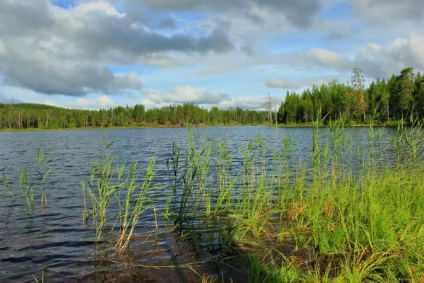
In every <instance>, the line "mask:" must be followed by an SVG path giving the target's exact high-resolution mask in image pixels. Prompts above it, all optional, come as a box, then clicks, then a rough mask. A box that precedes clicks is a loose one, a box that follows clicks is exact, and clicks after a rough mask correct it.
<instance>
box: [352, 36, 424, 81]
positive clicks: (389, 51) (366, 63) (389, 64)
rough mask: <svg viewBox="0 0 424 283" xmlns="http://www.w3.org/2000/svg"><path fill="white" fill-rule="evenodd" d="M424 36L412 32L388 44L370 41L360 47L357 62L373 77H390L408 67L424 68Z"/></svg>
mask: <svg viewBox="0 0 424 283" xmlns="http://www.w3.org/2000/svg"><path fill="white" fill-rule="evenodd" d="M423 46H424V36H423V35H420V34H416V33H411V34H410V35H408V36H407V37H399V38H395V39H393V40H392V41H391V42H389V43H388V44H387V45H386V46H381V45H379V44H376V43H368V44H367V45H365V46H363V47H361V48H359V49H358V52H357V56H356V58H355V63H356V65H357V66H361V68H362V70H363V71H364V72H365V73H367V74H368V75H370V76H372V77H378V76H379V77H389V76H391V75H392V74H393V73H398V72H399V71H400V70H401V69H403V68H406V67H414V68H416V69H418V70H423V69H424V57H423V56H422V48H423Z"/></svg>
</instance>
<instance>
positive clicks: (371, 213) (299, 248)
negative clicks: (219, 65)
mask: <svg viewBox="0 0 424 283" xmlns="http://www.w3.org/2000/svg"><path fill="white" fill-rule="evenodd" d="M410 120H411V121H413V123H415V124H414V126H415V127H413V128H412V129H411V128H405V127H404V126H403V125H404V124H403V123H399V126H398V131H397V134H396V135H395V136H394V138H393V143H392V144H391V145H387V144H386V145H384V144H385V143H383V142H382V133H383V132H382V131H383V130H382V129H379V130H376V129H374V128H373V127H370V128H369V145H370V147H369V148H368V149H361V148H355V147H354V145H353V144H352V142H353V139H352V137H351V136H350V132H349V131H346V130H345V129H344V121H342V120H338V121H335V122H332V123H331V124H330V125H329V128H325V129H323V128H318V127H316V128H315V129H314V133H313V135H312V137H311V138H312V141H313V151H312V152H311V157H310V159H307V160H301V161H299V162H295V160H296V157H295V156H294V155H293V154H294V149H295V147H296V145H295V144H294V143H293V141H292V140H290V139H288V138H284V137H283V140H282V144H283V146H282V148H275V147H273V146H272V145H269V144H266V143H265V142H264V140H263V138H262V137H261V136H258V137H257V138H256V139H252V140H251V141H249V142H248V143H247V144H244V145H241V151H240V152H241V156H238V157H236V156H235V155H234V152H231V151H229V150H228V149H227V146H226V142H223V143H221V144H213V143H211V142H208V141H206V140H204V139H202V138H201V137H198V136H196V135H195V134H194V132H193V131H191V132H190V134H189V136H188V140H187V144H186V145H176V144H175V145H174V147H173V149H172V152H171V153H170V155H169V160H168V170H169V173H170V176H169V178H168V179H167V181H166V185H165V186H166V188H167V189H166V196H167V201H166V204H164V205H163V207H162V209H160V210H159V211H158V212H160V213H162V214H163V215H164V216H165V217H166V218H167V219H169V220H170V222H171V223H172V226H173V227H174V228H173V229H174V231H175V232H176V233H177V234H178V235H180V236H182V237H183V238H184V239H186V240H187V241H188V242H189V243H191V244H192V245H194V246H197V249H198V250H199V251H203V253H205V251H214V252H213V253H214V254H213V255H209V256H206V257H207V258H213V259H214V261H220V262H224V263H225V264H228V265H234V264H235V263H236V262H239V264H240V262H241V263H242V267H241V269H242V271H243V272H244V273H245V274H247V277H248V279H249V282H422V280H423V279H424V256H423V255H424V224H423V223H424V216H423V214H422V213H421V212H422V210H423V209H424V178H421V177H420V176H423V169H424V168H423V163H422V152H423V150H424V147H423V146H424V140H423V134H424V133H423V131H422V123H421V122H419V120H418V119H413V118H411V119H410ZM318 124H319V123H316V125H318ZM389 149H392V150H393V152H395V156H393V160H390V161H388V160H387V157H388V156H387V155H386V151H387V150H389ZM235 159H237V160H238V161H235ZM153 160H154V159H153ZM235 162H236V163H237V166H236V165H235ZM152 166H153V165H152V164H151V165H150V166H149V169H148V170H147V171H146V172H147V175H146V179H144V181H143V184H145V182H146V180H147V181H149V182H151V181H152V178H151V174H153V172H154V169H153V167H152ZM94 168H98V169H96V170H99V169H100V168H102V167H98V166H95V167H94ZM117 168H118V167H117ZM131 168H133V167H132V166H131ZM131 170H132V169H131ZM131 170H130V171H129V172H130V175H131V172H132V171H131ZM148 172H150V173H148ZM97 176H101V175H99V174H98V175H97ZM100 180H102V178H100ZM106 180H107V179H106ZM123 180H127V179H125V178H123ZM126 182H127V181H125V182H124V183H126ZM116 184H118V185H116ZM126 184H128V183H126ZM130 184H131V182H130ZM140 184H141V183H140ZM161 184H162V185H163V183H161ZM116 186H119V182H118V183H115V187H116ZM130 188H131V186H129V187H128V190H125V191H126V192H127V194H126V196H127V197H126V198H125V200H124V201H121V203H122V204H124V203H130V201H129V199H133V200H132V202H133V203H138V201H137V202H136V201H135V200H134V198H133V197H131V196H130V195H131V192H133V190H132V189H130ZM151 188H154V186H153V187H151ZM154 191H155V192H157V191H158V190H155V189H154ZM138 192H139V193H140V194H141V195H143V196H148V194H150V192H149V190H138ZM140 194H135V196H137V198H140ZM128 196H130V197H128ZM118 202H119V201H118ZM142 205H143V204H142ZM146 205H147V206H145V208H144V210H143V211H144V212H146V209H147V208H148V207H149V204H148V203H147V202H146ZM136 206H137V205H135V207H136ZM93 207H95V205H93ZM122 207H123V206H122ZM120 211H121V212H120V213H119V215H120V216H119V217H118V218H117V219H122V217H123V216H124V217H127V216H128V217H129V218H131V217H134V214H133V213H131V211H128V210H120ZM122 211H124V213H123V214H122ZM139 211H140V212H141V210H139ZM128 212H130V213H128ZM94 214H95V213H94ZM131 215H133V216H131ZM138 217H140V216H138ZM137 219H138V218H137ZM124 223H126V221H124ZM132 225H136V222H132ZM156 233H157V232H156ZM131 236H132V234H131V233H130V234H128V238H126V240H127V241H128V242H129V238H130V237H131ZM117 246H118V247H120V250H122V249H126V248H128V245H122V238H120V239H119V240H118V243H117ZM206 253H210V252H206ZM133 268H137V265H134V266H133ZM201 276H202V280H204V281H207V282H216V281H219V280H220V279H219V277H208V276H207V275H206V274H203V275H201ZM221 276H222V275H221Z"/></svg>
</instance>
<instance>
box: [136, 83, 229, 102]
mask: <svg viewBox="0 0 424 283" xmlns="http://www.w3.org/2000/svg"><path fill="white" fill-rule="evenodd" d="M143 93H144V95H145V96H146V97H147V98H148V99H149V100H150V101H152V102H154V103H156V104H158V105H163V104H172V103H195V104H209V105H212V104H219V103H221V102H222V101H225V100H228V99H229V98H228V95H225V94H213V93H211V92H209V91H208V90H207V89H205V88H194V87H192V86H179V87H174V88H171V89H169V91H168V92H167V93H165V94H162V93H160V92H158V91H156V90H152V89H145V90H143Z"/></svg>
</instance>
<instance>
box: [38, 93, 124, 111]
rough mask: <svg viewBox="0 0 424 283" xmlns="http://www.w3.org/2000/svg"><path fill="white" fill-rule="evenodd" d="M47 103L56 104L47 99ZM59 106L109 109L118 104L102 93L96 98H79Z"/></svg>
mask: <svg viewBox="0 0 424 283" xmlns="http://www.w3.org/2000/svg"><path fill="white" fill-rule="evenodd" d="M45 103H52V104H53V105H54V102H52V101H46V102H45ZM59 106H62V107H66V108H76V109H108V108H111V107H116V106H117V104H116V103H115V102H114V101H113V100H112V99H111V98H110V97H108V96H106V95H102V96H99V97H95V98H78V99H77V100H75V101H73V102H70V101H67V102H61V103H59Z"/></svg>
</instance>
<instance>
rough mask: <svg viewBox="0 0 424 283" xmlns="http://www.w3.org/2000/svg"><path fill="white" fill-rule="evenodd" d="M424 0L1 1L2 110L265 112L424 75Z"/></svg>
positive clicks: (0, 94)
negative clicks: (301, 99) (306, 95)
mask: <svg viewBox="0 0 424 283" xmlns="http://www.w3.org/2000/svg"><path fill="white" fill-rule="evenodd" d="M423 26H424V1H422V0H406V1H398V0H396V1H395V0H350V1H342V0H327V1H324V0H321V1H313V0H233V1H227V0H214V1H208V0H178V1H177V0H51V1H48V0H2V1H0V102H34V103H44V104H51V105H56V106H61V107H66V108H81V109H99V108H109V107H115V106H118V105H121V106H126V105H129V106H133V105H135V104H144V105H145V106H146V107H147V108H152V107H161V106H164V105H169V104H175V103H195V104H198V105H200V106H202V107H206V108H210V107H212V106H218V107H219V108H229V107H242V108H246V109H260V107H261V105H263V104H264V102H265V101H266V99H267V97H268V95H271V97H272V98H273V100H274V101H275V102H276V103H278V104H279V103H281V101H282V100H283V99H284V96H285V93H286V92H287V91H295V92H301V91H302V90H303V89H305V88H308V87H311V86H312V85H314V84H315V85H319V84H322V83H326V82H329V81H331V80H334V79H336V80H338V81H340V82H343V83H347V82H349V80H350V77H351V74H352V69H353V68H354V67H358V68H360V69H362V71H363V74H364V76H365V78H366V80H367V81H368V82H370V81H372V80H374V79H376V78H377V77H379V78H389V77H390V76H391V75H392V74H393V73H395V74H398V73H399V71H400V70H401V69H403V68H405V67H409V66H411V67H413V68H414V70H415V72H417V71H421V72H422V71H423V69H424V56H423V55H424V51H423V50H424V49H423V46H424V33H423V29H422V27H423Z"/></svg>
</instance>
